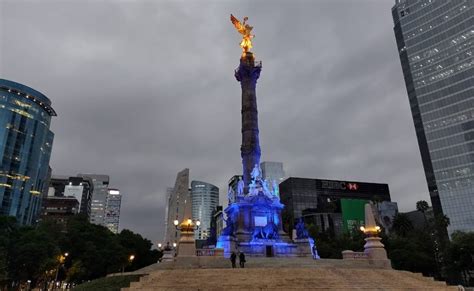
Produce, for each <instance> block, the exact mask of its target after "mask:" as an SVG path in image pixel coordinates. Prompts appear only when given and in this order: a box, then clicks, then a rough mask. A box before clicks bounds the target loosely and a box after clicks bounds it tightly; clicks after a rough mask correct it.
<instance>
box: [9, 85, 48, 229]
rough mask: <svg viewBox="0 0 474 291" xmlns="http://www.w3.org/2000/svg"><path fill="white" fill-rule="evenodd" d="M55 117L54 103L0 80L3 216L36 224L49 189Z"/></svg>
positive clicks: (30, 91)
mask: <svg viewBox="0 0 474 291" xmlns="http://www.w3.org/2000/svg"><path fill="white" fill-rule="evenodd" d="M52 116H56V112H54V110H53V108H52V107H51V101H50V100H49V99H48V98H47V97H46V96H45V95H43V94H41V93H40V92H38V91H36V90H34V89H32V88H30V87H27V86H25V85H22V84H19V83H15V82H12V81H8V80H4V79H0V161H1V164H0V215H9V216H14V217H16V219H17V221H18V222H19V223H20V224H24V225H29V224H32V223H34V222H35V221H36V220H37V218H38V216H39V214H40V210H41V193H43V192H44V191H45V190H46V188H47V187H48V181H47V180H48V166H49V158H50V155H51V147H52V145H53V138H54V134H53V133H52V132H51V131H50V130H49V127H50V123H51V117H52Z"/></svg>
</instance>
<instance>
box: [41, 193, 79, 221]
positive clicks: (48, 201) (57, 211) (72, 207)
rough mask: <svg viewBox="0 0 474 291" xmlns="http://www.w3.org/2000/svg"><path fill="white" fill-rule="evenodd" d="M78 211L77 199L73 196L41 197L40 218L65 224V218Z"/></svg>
mask: <svg viewBox="0 0 474 291" xmlns="http://www.w3.org/2000/svg"><path fill="white" fill-rule="evenodd" d="M78 213H79V201H77V199H76V197H74V196H47V197H43V203H42V211H41V219H42V220H45V221H54V222H56V223H57V224H62V225H65V224H66V222H67V220H68V219H69V218H70V217H72V216H73V215H76V214H78Z"/></svg>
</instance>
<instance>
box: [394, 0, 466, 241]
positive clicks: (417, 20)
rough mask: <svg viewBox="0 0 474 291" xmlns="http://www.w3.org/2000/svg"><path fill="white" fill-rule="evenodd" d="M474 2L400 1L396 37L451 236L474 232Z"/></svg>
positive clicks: (432, 184) (429, 175)
mask: <svg viewBox="0 0 474 291" xmlns="http://www.w3.org/2000/svg"><path fill="white" fill-rule="evenodd" d="M473 7H474V1H472V0H464V1H463V0H452V1H448V0H397V1H396V2H395V6H394V7H393V8H392V16H393V20H394V32H395V38H396V41H397V46H398V52H399V55H400V61H401V64H402V70H403V74H404V77H405V84H406V88H407V92H408V99H409V102H410V107H411V111H412V115H413V121H414V124H415V130H416V135H417V138H418V145H419V148H420V152H421V158H422V161H423V167H424V170H425V175H426V180H427V182H428V189H429V192H430V196H431V201H432V204H433V210H434V212H435V214H436V215H440V214H444V215H447V216H448V217H449V219H450V222H451V224H450V226H449V227H448V232H449V233H450V234H451V233H452V232H453V231H455V230H461V231H474V211H472V209H473V208H474V93H473V92H474V68H473V63H474V60H473V40H474V19H473V15H474V8H473Z"/></svg>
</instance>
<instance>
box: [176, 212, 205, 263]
mask: <svg viewBox="0 0 474 291" xmlns="http://www.w3.org/2000/svg"><path fill="white" fill-rule="evenodd" d="M173 224H174V226H175V227H176V229H177V230H179V231H180V237H179V243H178V244H177V243H176V242H175V243H173V247H174V248H176V255H177V256H180V257H190V256H191V257H193V256H196V242H195V239H194V231H195V230H197V229H198V228H199V226H200V225H201V222H200V221H199V220H193V219H190V218H188V219H186V218H185V219H183V221H182V222H181V223H179V221H178V220H177V219H176V220H174V221H173Z"/></svg>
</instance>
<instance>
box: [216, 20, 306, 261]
mask: <svg viewBox="0 0 474 291" xmlns="http://www.w3.org/2000/svg"><path fill="white" fill-rule="evenodd" d="M231 20H232V23H233V24H234V25H235V27H236V28H237V29H238V31H239V32H240V33H243V32H245V33H246V34H245V35H244V40H245V39H246V41H250V39H251V35H250V30H251V29H252V27H250V26H248V24H245V22H244V23H243V24H242V23H240V22H239V21H238V20H237V19H236V18H235V17H233V16H231ZM244 30H245V31H244ZM243 43H245V44H247V43H248V42H243ZM250 48H251V46H248V47H246V49H245V50H244V53H243V54H242V57H241V58H240V64H239V67H238V68H237V69H236V70H235V74H234V75H235V78H236V79H237V81H238V82H240V85H241V89H242V109H241V115H242V145H241V147H240V154H241V157H242V176H243V180H239V183H238V187H237V193H234V191H233V190H232V189H229V191H228V198H229V206H228V207H227V208H226V209H225V210H224V212H225V214H226V217H227V220H226V227H225V228H224V229H223V230H222V234H221V236H220V237H219V238H218V240H217V244H216V247H217V248H222V249H224V256H226V257H229V256H230V254H231V253H232V252H236V251H240V252H243V253H245V254H246V255H250V256H301V255H304V254H305V253H306V252H305V251H304V250H302V249H301V248H300V245H297V244H296V243H293V242H292V241H291V239H290V238H289V237H288V235H287V234H286V233H285V232H284V231H283V227H282V222H281V212H282V210H283V208H284V205H283V204H281V203H280V196H279V193H278V187H274V188H275V189H273V190H272V191H270V190H269V189H270V187H269V185H270V184H269V183H271V182H272V181H266V180H265V179H263V178H262V175H261V173H262V171H261V169H260V155H261V150H260V143H259V130H258V110H257V94H256V86H257V79H258V78H259V77H260V72H261V70H262V63H261V62H256V61H255V59H254V55H253V53H252V52H250V51H249V49H250ZM301 245H302V244H301ZM304 248H307V251H308V252H307V253H309V244H308V243H307V242H306V244H305V246H304Z"/></svg>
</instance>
